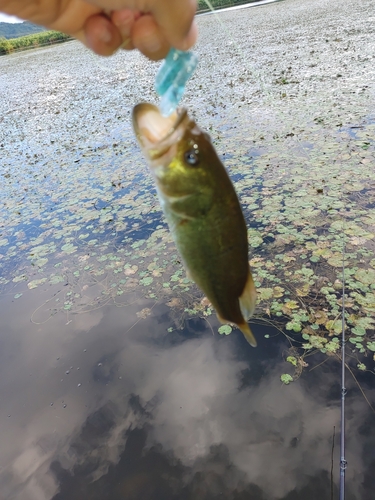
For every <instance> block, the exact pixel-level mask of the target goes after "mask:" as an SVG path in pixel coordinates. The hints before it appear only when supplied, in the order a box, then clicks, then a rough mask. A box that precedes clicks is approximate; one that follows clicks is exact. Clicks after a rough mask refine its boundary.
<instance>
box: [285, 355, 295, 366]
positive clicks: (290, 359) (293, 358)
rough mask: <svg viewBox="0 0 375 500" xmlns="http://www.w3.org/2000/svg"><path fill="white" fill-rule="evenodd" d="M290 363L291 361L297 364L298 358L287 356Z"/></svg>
mask: <svg viewBox="0 0 375 500" xmlns="http://www.w3.org/2000/svg"><path fill="white" fill-rule="evenodd" d="M286 360H287V362H288V363H291V364H292V365H293V366H297V358H296V357H294V356H288V357H287V358H286Z"/></svg>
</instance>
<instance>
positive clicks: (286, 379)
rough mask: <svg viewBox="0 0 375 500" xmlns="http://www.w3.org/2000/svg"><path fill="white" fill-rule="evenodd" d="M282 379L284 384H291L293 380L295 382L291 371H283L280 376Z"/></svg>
mask: <svg viewBox="0 0 375 500" xmlns="http://www.w3.org/2000/svg"><path fill="white" fill-rule="evenodd" d="M280 380H281V382H282V383H283V384H285V385H289V384H290V383H291V382H293V377H292V376H291V375H289V373H283V374H282V375H281V377H280Z"/></svg>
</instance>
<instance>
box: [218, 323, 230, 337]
mask: <svg viewBox="0 0 375 500" xmlns="http://www.w3.org/2000/svg"><path fill="white" fill-rule="evenodd" d="M231 331H232V327H231V326H230V325H221V326H220V327H219V329H218V332H219V333H220V335H229V334H230V333H231Z"/></svg>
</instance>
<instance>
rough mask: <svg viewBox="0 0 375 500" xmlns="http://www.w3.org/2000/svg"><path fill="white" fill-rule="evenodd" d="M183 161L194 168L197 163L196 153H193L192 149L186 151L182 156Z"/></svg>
mask: <svg viewBox="0 0 375 500" xmlns="http://www.w3.org/2000/svg"><path fill="white" fill-rule="evenodd" d="M184 159H185V161H186V163H188V164H189V165H191V166H192V167H195V166H196V165H198V163H199V156H198V151H194V149H190V151H186V153H185V154H184Z"/></svg>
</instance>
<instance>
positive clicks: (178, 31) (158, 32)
mask: <svg viewBox="0 0 375 500" xmlns="http://www.w3.org/2000/svg"><path fill="white" fill-rule="evenodd" d="M195 8H196V1H195V0H0V11H2V12H5V13H6V14H10V15H13V16H18V17H20V18H21V19H26V20H28V21H31V22H33V23H36V24H40V25H42V26H45V27H46V28H49V29H53V30H57V31H62V32H64V33H67V34H69V35H72V36H73V37H75V38H77V39H78V40H81V42H83V43H84V44H85V45H86V46H87V47H89V48H90V49H92V50H93V51H94V52H96V53H97V54H100V55H103V56H107V55H111V54H112V53H113V52H114V51H115V50H116V49H118V48H119V47H122V48H124V49H127V50H131V49H134V48H136V49H138V50H140V51H141V52H142V53H143V54H144V55H145V56H147V57H148V58H150V59H153V60H157V59H162V58H163V57H165V56H166V54H167V53H168V50H169V48H170V47H171V46H173V47H175V48H176V49H181V50H187V49H188V48H190V47H191V46H192V45H193V44H194V42H195V40H196V37H197V31H196V27H195V24H194V22H193V18H194V14H195Z"/></svg>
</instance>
